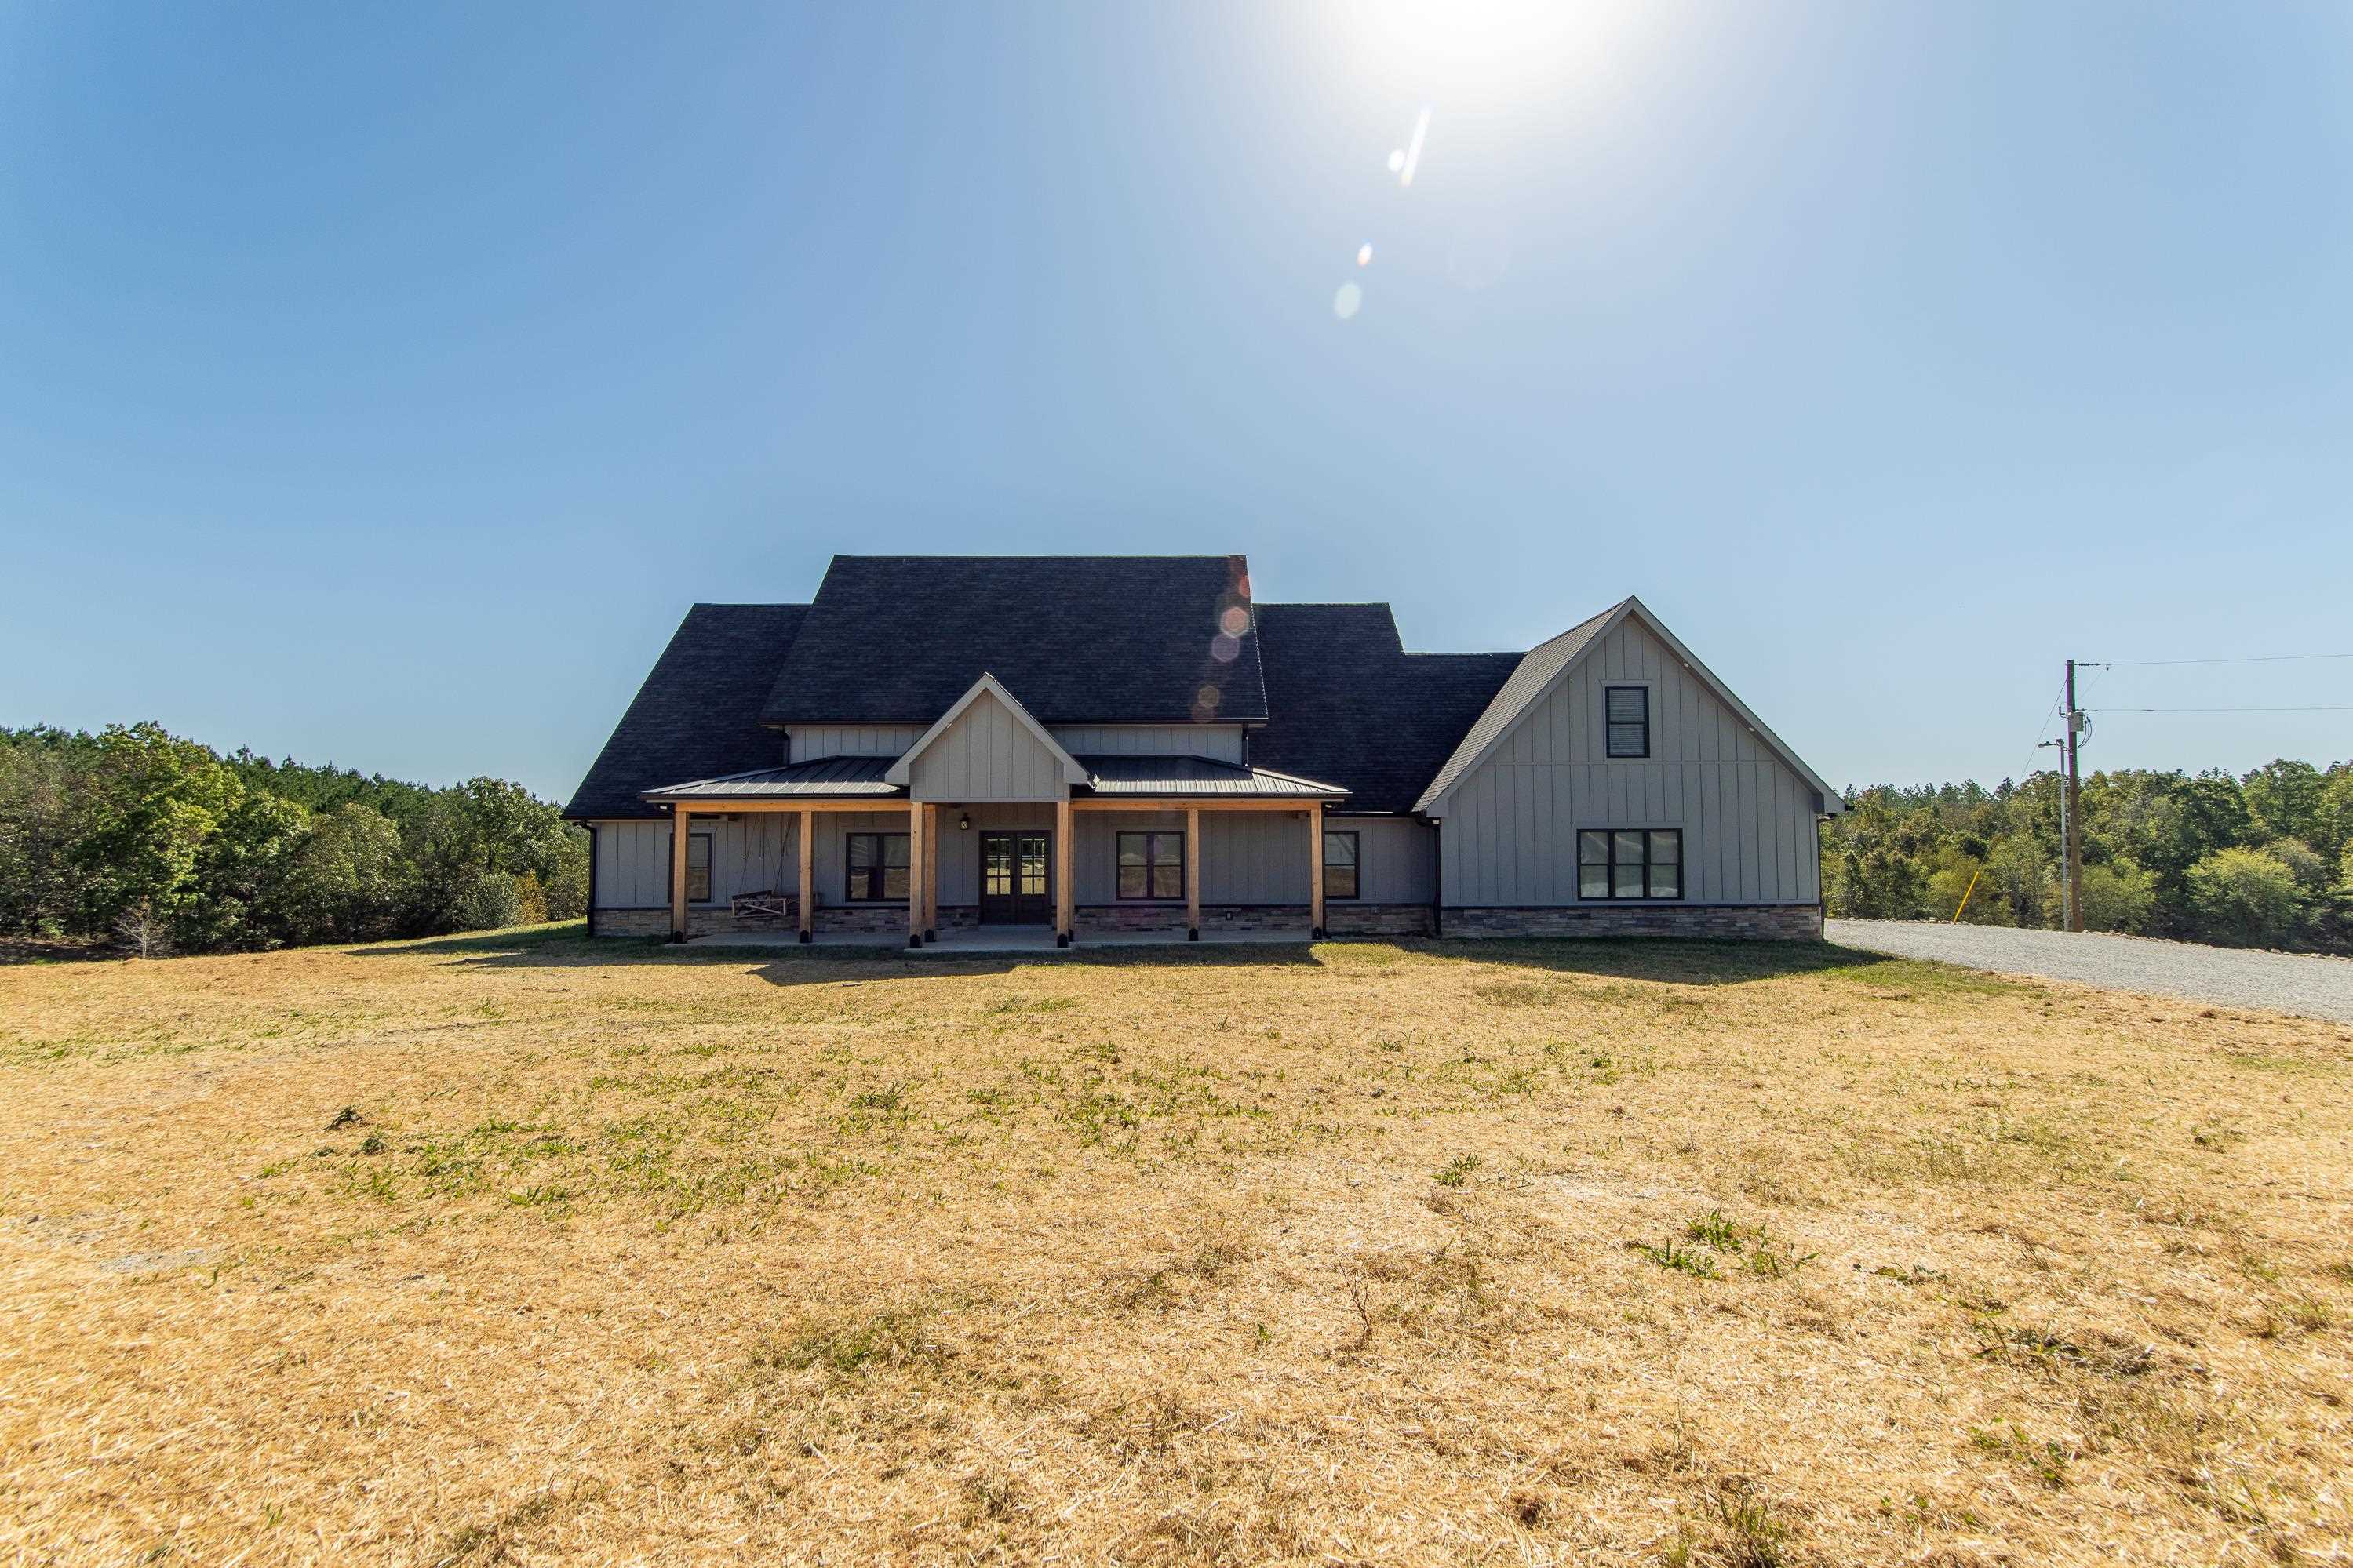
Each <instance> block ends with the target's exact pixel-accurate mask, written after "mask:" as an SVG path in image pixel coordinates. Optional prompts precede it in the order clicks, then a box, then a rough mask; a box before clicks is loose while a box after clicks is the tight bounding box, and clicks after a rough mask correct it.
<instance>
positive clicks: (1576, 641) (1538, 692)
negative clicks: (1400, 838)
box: [1413, 605, 1620, 811]
mask: <svg viewBox="0 0 2353 1568" xmlns="http://www.w3.org/2000/svg"><path fill="white" fill-rule="evenodd" d="M1619 609H1620V605H1610V606H1609V608H1608V609H1606V610H1604V611H1602V612H1601V613H1600V614H1599V615H1598V616H1593V617H1591V618H1590V619H1588V620H1582V621H1579V622H1577V625H1575V626H1571V627H1569V628H1568V630H1567V631H1565V632H1563V633H1561V634H1560V636H1558V637H1554V638H1552V639H1551V640H1550V641H1548V642H1542V643H1538V644H1537V645H1536V646H1535V647H1532V648H1530V649H1529V650H1528V651H1527V654H1526V656H1525V658H1522V659H1521V660H1520V661H1519V662H1518V664H1516V665H1515V666H1514V668H1513V669H1512V673H1511V677H1510V679H1507V680H1505V681H1504V684H1503V686H1502V688H1501V689H1498V690H1497V691H1496V693H1495V695H1494V697H1493V700H1491V701H1489V703H1488V704H1487V707H1486V710H1485V711H1483V712H1482V713H1481V714H1480V715H1479V716H1478V718H1477V719H1476V720H1475V721H1472V724H1471V727H1470V728H1469V729H1468V730H1467V731H1464V732H1463V735H1462V738H1461V740H1460V741H1459V742H1457V743H1456V744H1455V746H1454V749H1453V751H1452V752H1451V753H1450V754H1449V755H1448V757H1447V759H1446V761H1445V763H1443V764H1442V765H1440V768H1439V770H1438V772H1437V773H1436V774H1435V775H1434V776H1433V777H1431V779H1430V782H1429V784H1428V785H1427V786H1426V787H1424V788H1423V790H1422V792H1421V794H1420V795H1419V797H1418V798H1417V799H1416V800H1415V801H1414V803H1413V808H1414V809H1415V810H1416V811H1426V810H1428V809H1429V808H1430V806H1431V805H1434V804H1435V803H1436V802H1437V800H1438V797H1439V796H1440V795H1444V794H1445V793H1446V788H1447V786H1448V785H1449V784H1452V783H1453V782H1454V781H1455V780H1456V779H1458V778H1461V776H1462V771H1463V770H1464V769H1465V768H1467V767H1469V766H1470V765H1471V764H1472V763H1474V762H1476V761H1478V760H1479V757H1480V756H1481V754H1482V753H1483V752H1485V751H1486V750H1487V748H1488V746H1489V745H1490V744H1491V743H1493V741H1494V739H1495V738H1496V737H1497V736H1498V735H1501V734H1502V733H1503V732H1504V731H1506V730H1508V729H1510V728H1511V727H1512V725H1513V724H1514V723H1515V722H1517V721H1518V720H1519V717H1520V715H1521V714H1523V713H1525V712H1526V711H1527V710H1528V706H1529V704H1531V703H1533V702H1534V701H1535V700H1536V699H1537V698H1539V697H1541V696H1543V695H1544V693H1545V692H1546V689H1549V688H1550V687H1551V685H1552V680H1553V677H1555V676H1556V675H1558V674H1559V673H1560V672H1561V671H1562V670H1564V669H1566V668H1568V667H1569V666H1570V665H1572V664H1574V663H1576V662H1577V656H1578V655H1579V654H1582V653H1583V652H1584V651H1585V650H1586V648H1587V647H1588V645H1590V644H1591V643H1592V641H1593V639H1594V638H1595V637H1599V636H1600V635H1601V628H1602V626H1604V624H1605V623H1607V622H1608V621H1609V617H1610V616H1614V615H1616V614H1617V613H1618V611H1619Z"/></svg>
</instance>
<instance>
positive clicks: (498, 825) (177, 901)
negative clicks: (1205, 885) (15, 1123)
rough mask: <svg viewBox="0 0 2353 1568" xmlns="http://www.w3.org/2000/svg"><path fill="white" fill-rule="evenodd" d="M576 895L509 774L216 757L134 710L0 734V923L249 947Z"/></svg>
mask: <svg viewBox="0 0 2353 1568" xmlns="http://www.w3.org/2000/svg"><path fill="white" fill-rule="evenodd" d="M587 905H588V835H587V834H586V832H585V831H583V830H582V829H580V828H578V827H575V826H572V825H571V824H569V823H566V822H565V821H564V820H563V818H562V817H561V816H558V815H557V808H556V807H555V806H554V805H549V804H548V803H546V802H544V801H542V800H539V799H537V798H535V797H534V796H533V795H532V794H531V792H530V791H528V790H526V789H524V788H523V787H522V785H521V784H509V783H507V782H505V781H504V780H501V779H492V778H477V779H470V780H468V781H467V782H466V783H464V784H453V785H450V786H448V787H447V788H442V789H434V788H429V787H427V786H425V785H422V784H402V783H399V782H397V781H396V780H391V779H386V778H384V777H382V776H381V775H363V774H361V773H354V772H353V771H351V770H350V769H346V768H335V767H306V766H303V765H301V764H300V763H295V762H293V761H291V760H288V761H283V762H272V761H271V760H270V759H269V758H268V757H259V756H256V755H254V754H253V753H252V752H248V751H238V752H235V753H234V754H231V755H228V756H222V755H219V754H218V753H216V752H213V751H212V750H211V749H210V748H209V747H206V746H203V745H200V744H198V743H197V742H194V741H187V740H183V739H181V738H179V737H177V736H174V735H172V734H169V733H167V732H166V731H164V729H162V728H161V727H160V726H158V725H155V724H152V723H142V724H132V725H113V726H110V727H109V728H108V729H106V730H104V731H101V732H100V733H98V734H95V735H93V734H89V733H86V732H83V731H64V730H58V729H52V728H49V727H47V726H45V725H44V726H36V727H33V728H29V729H23V730H9V729H0V937H9V938H16V939H26V938H32V939H39V940H48V941H79V942H118V943H120V944H121V945H122V946H123V947H125V948H127V949H129V950H132V951H135V952H141V953H142V954H152V953H157V952H248V951H255V950H259V949H265V948H274V947H283V946H289V945H293V944H297V943H303V942H369V941H375V940H380V939H383V938H387V937H411V936H433V935H438V934H441V933H444V932H448V931H480V930H485V929H488V928H491V927H494V926H506V925H518V924H524V923H529V922H533V921H547V920H568V919H572V918H574V917H575V916H578V915H579V914H581V913H582V912H583V911H584V910H586V908H587Z"/></svg>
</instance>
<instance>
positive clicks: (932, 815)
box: [923, 801, 940, 942]
mask: <svg viewBox="0 0 2353 1568" xmlns="http://www.w3.org/2000/svg"><path fill="white" fill-rule="evenodd" d="M923 940H924V941H925V942H937V941H939V940H940V808H939V803H938V802H936V801H934V802H933V803H932V804H931V805H926V806H925V807H923Z"/></svg>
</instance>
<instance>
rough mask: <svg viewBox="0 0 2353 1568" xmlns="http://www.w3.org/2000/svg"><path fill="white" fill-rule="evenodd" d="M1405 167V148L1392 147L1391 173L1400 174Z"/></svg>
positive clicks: (1390, 153) (1390, 152) (1390, 155)
mask: <svg viewBox="0 0 2353 1568" xmlns="http://www.w3.org/2000/svg"><path fill="white" fill-rule="evenodd" d="M1404 168H1405V149H1404V148H1402V147H1395V148H1391V149H1390V151H1389V173H1390V174H1399V173H1401V172H1403V170H1404Z"/></svg>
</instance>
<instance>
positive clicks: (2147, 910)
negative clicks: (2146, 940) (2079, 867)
mask: <svg viewBox="0 0 2353 1568" xmlns="http://www.w3.org/2000/svg"><path fill="white" fill-rule="evenodd" d="M2156 910H2157V877H2156V874H2155V873H2154V872H2150V871H2145V870H2143V869H2142V868H2140V867H2138V866H2136V865H2134V864H2133V863H2132V862H2131V861H2129V860H2114V861H2111V862H2109V863H2108V864H2107V865H2105V866H2086V867H2084V930H2086V931H2146V930H2147V929H2148V922H2149V917H2150V916H2151V915H2152V914H2153V913H2155V912H2156Z"/></svg>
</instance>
